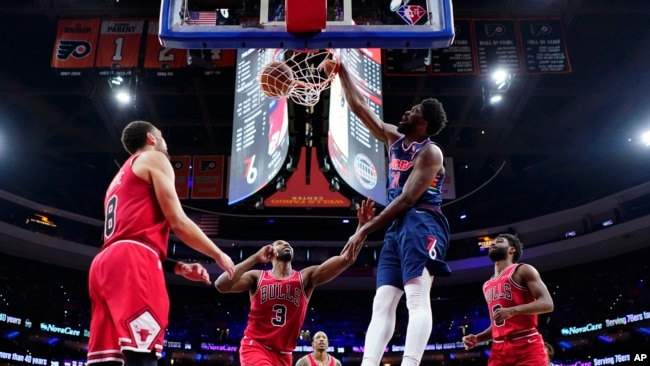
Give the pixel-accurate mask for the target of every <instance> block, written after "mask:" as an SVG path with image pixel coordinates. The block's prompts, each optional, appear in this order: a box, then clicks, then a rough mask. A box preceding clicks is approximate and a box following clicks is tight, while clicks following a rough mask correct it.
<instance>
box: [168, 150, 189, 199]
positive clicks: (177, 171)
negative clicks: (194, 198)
mask: <svg viewBox="0 0 650 366" xmlns="http://www.w3.org/2000/svg"><path fill="white" fill-rule="evenodd" d="M169 160H170V161H171V163H172V167H173V168H174V185H175V186H176V194H178V198H180V199H182V200H185V199H188V198H190V164H191V162H192V157H190V156H172V157H171V158H170V159H169Z"/></svg>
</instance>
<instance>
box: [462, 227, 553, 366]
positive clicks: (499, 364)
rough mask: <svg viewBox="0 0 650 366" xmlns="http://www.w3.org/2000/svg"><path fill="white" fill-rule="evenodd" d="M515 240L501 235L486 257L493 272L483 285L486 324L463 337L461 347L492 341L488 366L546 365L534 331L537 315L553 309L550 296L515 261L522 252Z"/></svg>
mask: <svg viewBox="0 0 650 366" xmlns="http://www.w3.org/2000/svg"><path fill="white" fill-rule="evenodd" d="M522 251H523V249H522V244H521V241H519V239H518V238H517V237H516V236H514V235H510V234H501V235H499V236H497V237H496V238H495V239H494V242H493V243H492V245H491V246H490V251H489V253H488V256H489V257H490V259H491V260H492V261H493V262H494V275H493V276H492V277H491V278H490V279H489V280H487V281H486V282H485V284H484V285H483V294H484V295H485V300H486V301H487V305H488V309H489V310H490V319H491V324H490V326H489V327H488V328H487V329H485V330H484V331H482V332H481V333H479V334H476V335H474V334H469V335H466V336H464V337H463V343H464V344H465V349H471V348H474V347H476V345H477V344H478V343H481V342H486V341H489V340H493V342H492V352H491V353H490V359H489V361H488V366H546V365H547V364H548V356H547V354H546V351H545V350H544V340H543V339H542V336H541V334H539V333H538V332H537V314H544V313H548V312H551V311H553V299H552V298H551V295H550V294H549V292H548V289H547V288H546V285H545V284H544V282H543V281H542V278H541V277H540V275H539V273H538V272H537V270H536V269H535V268H534V267H533V266H531V265H529V264H523V263H517V262H518V261H519V258H521V254H522Z"/></svg>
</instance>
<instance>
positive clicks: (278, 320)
mask: <svg viewBox="0 0 650 366" xmlns="http://www.w3.org/2000/svg"><path fill="white" fill-rule="evenodd" d="M273 311H275V316H274V317H273V318H271V324H273V325H274V326H276V327H281V326H283V325H284V323H286V322H287V307H286V306H284V305H280V304H278V305H275V306H273Z"/></svg>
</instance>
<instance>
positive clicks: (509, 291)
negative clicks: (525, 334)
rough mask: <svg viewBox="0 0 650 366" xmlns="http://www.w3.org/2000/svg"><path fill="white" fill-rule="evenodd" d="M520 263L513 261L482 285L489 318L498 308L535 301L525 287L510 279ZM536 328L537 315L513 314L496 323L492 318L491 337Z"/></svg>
mask: <svg viewBox="0 0 650 366" xmlns="http://www.w3.org/2000/svg"><path fill="white" fill-rule="evenodd" d="M520 265H521V263H515V264H512V265H510V266H508V268H506V269H504V270H503V272H501V273H500V274H499V276H498V277H496V278H494V277H493V278H490V279H489V280H487V281H486V282H485V284H484V285H483V294H484V295H485V300H486V301H487V304H488V308H489V309H490V319H494V316H493V313H494V311H495V310H496V309H499V308H510V307H513V306H516V305H521V304H527V303H530V302H533V301H535V298H534V297H533V295H532V294H531V293H530V292H529V291H528V289H527V288H525V287H523V286H520V285H518V284H517V283H515V281H514V280H513V279H512V274H513V273H514V272H515V270H516V269H517V267H519V266H520ZM536 328H537V315H536V314H535V315H515V316H513V317H512V318H510V319H506V320H504V321H501V322H499V324H497V323H496V322H494V320H492V338H493V339H501V338H503V337H507V336H508V335H511V334H513V333H516V332H521V331H525V330H529V329H536Z"/></svg>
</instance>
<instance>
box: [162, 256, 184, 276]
mask: <svg viewBox="0 0 650 366" xmlns="http://www.w3.org/2000/svg"><path fill="white" fill-rule="evenodd" d="M178 263H180V262H179V261H176V260H173V259H170V258H167V259H165V261H164V262H162V267H163V271H165V272H169V273H175V272H174V268H176V265H177V264H178Z"/></svg>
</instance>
